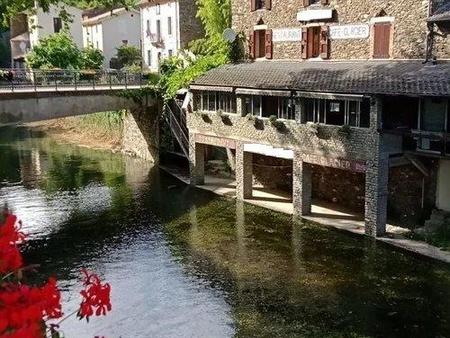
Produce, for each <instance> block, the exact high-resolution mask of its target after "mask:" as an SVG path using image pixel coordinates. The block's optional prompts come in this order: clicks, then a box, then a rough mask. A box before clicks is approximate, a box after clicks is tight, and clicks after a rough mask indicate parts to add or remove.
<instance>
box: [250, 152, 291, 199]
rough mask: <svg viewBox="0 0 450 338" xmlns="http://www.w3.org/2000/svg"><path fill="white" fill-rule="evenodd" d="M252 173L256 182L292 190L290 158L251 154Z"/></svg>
mask: <svg viewBox="0 0 450 338" xmlns="http://www.w3.org/2000/svg"><path fill="white" fill-rule="evenodd" d="M253 175H254V179H255V182H254V183H256V184H258V183H259V184H261V185H262V186H264V187H266V188H271V189H272V188H273V189H281V190H285V191H289V192H290V191H292V160H286V159H282V158H276V157H270V156H263V155H257V154H253Z"/></svg>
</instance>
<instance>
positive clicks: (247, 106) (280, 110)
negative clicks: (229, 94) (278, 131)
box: [243, 95, 295, 120]
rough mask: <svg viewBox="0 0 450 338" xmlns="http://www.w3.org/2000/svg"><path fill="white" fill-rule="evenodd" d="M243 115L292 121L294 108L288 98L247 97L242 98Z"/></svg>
mask: <svg viewBox="0 0 450 338" xmlns="http://www.w3.org/2000/svg"><path fill="white" fill-rule="evenodd" d="M243 109H244V114H252V115H255V116H259V117H265V118H268V117H270V116H272V115H274V116H276V117H277V118H280V119H286V120H294V119H295V106H294V104H293V103H292V102H291V99H290V98H287V97H278V96H259V95H248V96H244V97H243Z"/></svg>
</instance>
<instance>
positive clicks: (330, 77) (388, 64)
mask: <svg viewBox="0 0 450 338" xmlns="http://www.w3.org/2000/svg"><path fill="white" fill-rule="evenodd" d="M194 84H195V85H200V86H222V87H240V88H258V89H288V90H300V91H315V92H330V93H347V94H386V95H411V96H416V95H427V96H450V62H439V63H438V64H436V65H432V64H430V63H429V64H423V63H422V62H421V61H419V60H418V61H352V62H336V61H323V62H320V61H317V62H315V61H303V62H301V61H298V62H294V61H289V62H280V61H278V62H277V61H261V62H253V63H241V64H233V65H232V64H230V65H225V66H222V67H219V68H216V69H213V70H210V71H209V72H207V73H206V74H205V75H203V76H201V77H199V78H198V79H197V80H195V82H194Z"/></svg>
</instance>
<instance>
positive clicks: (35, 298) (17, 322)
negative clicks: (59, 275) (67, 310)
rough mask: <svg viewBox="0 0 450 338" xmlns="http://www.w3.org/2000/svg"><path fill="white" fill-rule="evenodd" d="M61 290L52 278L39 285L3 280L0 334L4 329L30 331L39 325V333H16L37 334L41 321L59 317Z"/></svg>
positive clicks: (15, 331) (8, 330)
mask: <svg viewBox="0 0 450 338" xmlns="http://www.w3.org/2000/svg"><path fill="white" fill-rule="evenodd" d="M60 300H61V294H60V291H59V290H58V288H57V285H56V280H55V279H53V278H51V279H50V280H49V281H48V282H47V283H46V284H45V285H44V286H42V287H40V288H39V287H30V286H28V285H23V284H4V285H2V287H1V289H0V318H1V319H2V320H0V336H1V334H4V333H5V332H13V333H14V334H18V332H22V331H23V332H29V331H30V330H34V329H35V328H36V327H37V328H39V330H38V331H39V334H38V335H28V336H26V335H22V336H20V335H17V337H40V336H42V332H41V331H40V330H41V328H42V323H43V322H44V321H45V320H48V319H55V318H60V317H61V316H62V312H61V304H60Z"/></svg>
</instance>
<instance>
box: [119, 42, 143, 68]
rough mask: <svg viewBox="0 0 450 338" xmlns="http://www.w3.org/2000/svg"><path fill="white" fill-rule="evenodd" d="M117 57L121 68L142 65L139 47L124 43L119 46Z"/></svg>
mask: <svg viewBox="0 0 450 338" xmlns="http://www.w3.org/2000/svg"><path fill="white" fill-rule="evenodd" d="M116 58H117V62H118V64H119V65H120V68H124V67H131V66H140V65H141V61H142V56H141V51H140V50H139V48H137V47H135V46H129V45H122V46H120V47H119V48H117V55H116Z"/></svg>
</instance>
